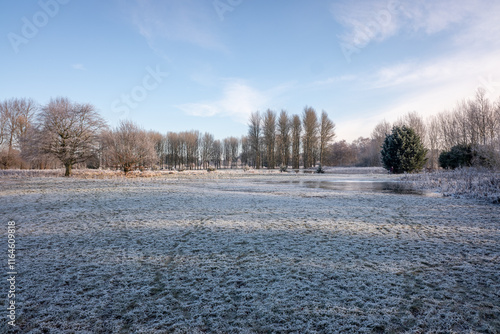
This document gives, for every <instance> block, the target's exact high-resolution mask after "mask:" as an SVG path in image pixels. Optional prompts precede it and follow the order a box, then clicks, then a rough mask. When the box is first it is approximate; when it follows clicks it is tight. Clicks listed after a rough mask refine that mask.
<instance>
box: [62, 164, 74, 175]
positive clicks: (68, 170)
mask: <svg viewBox="0 0 500 334" xmlns="http://www.w3.org/2000/svg"><path fill="white" fill-rule="evenodd" d="M64 166H65V167H66V172H65V173H64V176H66V177H68V176H70V175H71V168H72V167H73V165H72V164H65V165H64Z"/></svg>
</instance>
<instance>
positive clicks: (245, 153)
mask: <svg viewBox="0 0 500 334" xmlns="http://www.w3.org/2000/svg"><path fill="white" fill-rule="evenodd" d="M249 157H250V144H249V141H248V137H247V136H242V137H241V165H242V166H248V159H249Z"/></svg>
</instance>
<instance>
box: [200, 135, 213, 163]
mask: <svg viewBox="0 0 500 334" xmlns="http://www.w3.org/2000/svg"><path fill="white" fill-rule="evenodd" d="M213 144H214V136H213V135H212V134H210V133H208V132H205V134H204V135H203V138H202V140H201V162H202V164H203V168H208V167H210V159H211V158H212V155H213V154H212V151H213Z"/></svg>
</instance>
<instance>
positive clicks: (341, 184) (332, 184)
mask: <svg viewBox="0 0 500 334" xmlns="http://www.w3.org/2000/svg"><path fill="white" fill-rule="evenodd" d="M266 183H268V184H296V185H298V186H302V187H306V188H310V189H325V190H332V191H347V192H373V193H393V194H407V195H408V194H409V195H421V196H433V195H434V194H433V193H430V192H426V191H423V190H416V189H412V188H409V187H407V186H405V185H404V184H403V183H401V182H399V181H388V180H317V181H316V180H290V181H283V180H282V181H268V182H266Z"/></svg>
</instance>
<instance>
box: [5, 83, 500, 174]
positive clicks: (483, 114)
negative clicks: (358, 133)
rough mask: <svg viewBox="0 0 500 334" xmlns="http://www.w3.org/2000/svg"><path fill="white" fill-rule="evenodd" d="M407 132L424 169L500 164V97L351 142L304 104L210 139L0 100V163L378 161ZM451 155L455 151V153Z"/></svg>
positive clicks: (87, 108) (480, 95) (129, 165)
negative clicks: (464, 162) (455, 163)
mask: <svg viewBox="0 0 500 334" xmlns="http://www.w3.org/2000/svg"><path fill="white" fill-rule="evenodd" d="M402 126H405V127H407V128H411V129H412V130H413V131H414V132H415V134H416V135H417V136H418V137H419V138H420V140H421V141H422V143H423V145H424V146H425V148H426V152H427V156H426V166H427V168H432V169H435V168H438V167H439V162H440V159H439V157H440V155H442V154H443V152H448V151H450V152H451V150H452V149H453V148H454V147H456V146H457V145H462V146H464V145H466V146H467V147H470V149H471V150H473V151H474V152H475V155H474V156H481V157H482V158H481V161H482V162H483V163H484V162H485V161H487V162H488V163H489V164H490V165H491V166H496V167H498V166H499V165H500V158H499V154H500V153H499V152H500V135H499V134H500V100H499V101H498V102H496V103H493V102H491V101H490V100H488V98H487V97H486V94H485V91H484V90H478V91H477V92H476V96H475V98H474V99H467V100H463V101H460V102H459V103H457V106H456V107H455V109H453V110H451V111H444V112H442V113H440V114H438V115H433V116H430V117H428V118H427V119H424V118H423V117H421V116H420V115H419V114H418V113H417V112H409V113H407V114H405V115H404V116H402V117H400V118H399V119H398V120H397V121H396V122H394V124H391V123H389V122H387V121H382V122H380V123H379V124H377V125H376V126H375V127H374V129H373V131H372V133H371V136H370V137H368V138H365V137H360V138H358V139H356V140H355V141H353V142H352V143H347V142H346V141H345V140H340V141H333V140H334V138H335V123H334V122H333V121H332V120H331V119H330V118H329V117H328V114H327V113H326V112H325V111H322V112H321V114H319V115H318V113H317V112H316V110H315V109H314V108H312V107H308V106H306V107H305V108H304V110H303V111H302V113H301V114H294V115H290V114H289V113H288V112H287V111H285V110H282V111H281V112H279V113H277V112H275V111H273V110H270V109H268V110H266V111H265V112H263V113H262V114H261V113H260V112H258V111H256V112H253V113H252V114H251V115H250V117H249V120H248V132H247V134H246V135H243V136H241V137H240V138H236V137H227V138H223V139H221V140H220V139H215V138H214V136H213V135H212V134H210V133H201V132H199V131H195V130H192V131H183V132H168V133H166V134H162V133H159V132H157V131H147V130H145V129H143V128H141V127H140V126H139V125H138V124H136V123H133V122H131V121H126V120H125V121H121V122H120V123H119V124H118V125H117V126H116V127H114V128H111V127H109V126H108V125H107V124H106V122H105V121H104V120H103V118H102V117H101V116H100V115H99V113H98V112H97V111H96V109H95V107H94V106H93V105H92V104H88V103H76V102H73V101H71V100H69V99H68V98H64V97H58V98H54V99H51V100H50V101H49V103H47V104H45V105H39V104H38V103H36V102H35V101H34V100H33V99H29V98H13V99H8V100H5V101H2V102H0V167H1V168H39V169H45V168H58V167H61V166H64V167H65V174H66V175H70V174H71V170H72V168H74V166H78V167H87V168H119V169H122V170H123V171H124V172H126V173H127V172H129V171H131V170H134V169H137V168H141V169H142V168H160V169H161V168H164V169H212V168H237V167H239V168H241V167H245V166H248V167H253V168H268V169H274V168H280V169H281V170H286V168H288V167H291V168H293V169H299V168H300V167H302V168H311V167H315V166H318V165H319V166H381V165H382V159H381V149H382V146H383V145H384V141H385V140H386V138H387V136H389V135H391V133H392V132H393V130H394V127H402ZM455 151H456V149H455Z"/></svg>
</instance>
